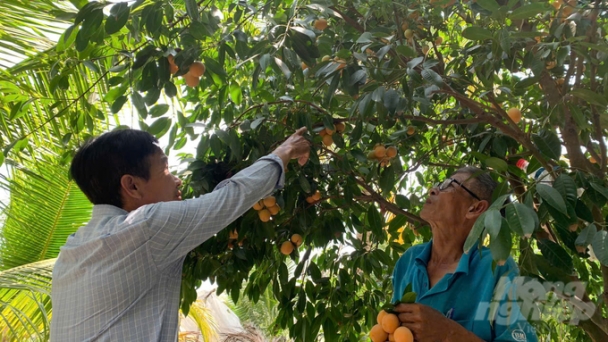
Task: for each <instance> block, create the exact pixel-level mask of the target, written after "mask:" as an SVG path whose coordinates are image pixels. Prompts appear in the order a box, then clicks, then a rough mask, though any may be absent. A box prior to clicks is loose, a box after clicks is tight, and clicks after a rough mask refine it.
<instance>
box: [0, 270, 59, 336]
mask: <svg viewBox="0 0 608 342" xmlns="http://www.w3.org/2000/svg"><path fill="white" fill-rule="evenodd" d="M53 265H55V259H49V260H44V261H39V262H36V263H31V264H27V265H23V266H19V267H15V268H12V269H10V270H7V271H2V272H0V329H1V330H0V337H1V338H2V341H47V340H48V338H49V334H50V332H49V328H50V318H51V276H52V270H53Z"/></svg>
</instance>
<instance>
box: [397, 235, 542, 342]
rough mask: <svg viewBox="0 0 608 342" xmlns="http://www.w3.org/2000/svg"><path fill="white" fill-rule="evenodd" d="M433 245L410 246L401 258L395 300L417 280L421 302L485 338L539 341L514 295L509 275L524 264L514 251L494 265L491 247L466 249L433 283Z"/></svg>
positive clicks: (418, 300)
mask: <svg viewBox="0 0 608 342" xmlns="http://www.w3.org/2000/svg"><path fill="white" fill-rule="evenodd" d="M432 245H433V243H432V240H431V241H430V242H427V243H423V244H420V245H416V246H413V247H410V248H409V249H408V250H407V251H406V252H405V253H404V254H403V255H402V256H401V258H399V261H397V265H395V269H394V271H393V303H394V302H396V301H397V300H399V299H400V298H401V296H402V295H403V292H404V291H405V288H406V287H407V285H408V284H412V291H414V292H416V294H417V297H416V303H420V304H424V305H428V306H430V307H432V308H434V309H435V310H438V311H439V312H441V313H443V314H444V315H446V317H448V318H451V319H452V320H454V321H456V322H457V323H459V324H460V325H462V326H463V327H465V328H466V329H467V330H469V331H471V332H473V333H474V334H475V335H477V336H478V337H479V338H481V339H482V340H484V341H513V342H537V341H538V339H537V337H536V333H535V331H534V328H532V326H530V324H529V323H528V322H527V321H526V320H525V318H524V317H523V316H522V314H521V312H520V308H519V306H518V305H517V303H516V301H517V298H516V296H513V295H512V294H513V293H515V289H514V286H513V285H512V283H511V282H510V280H512V279H513V277H515V276H516V275H518V273H519V270H518V268H517V265H516V264H515V261H513V259H512V258H511V257H509V258H508V259H507V261H506V263H505V264H504V265H502V266H496V268H495V269H494V271H492V255H491V254H490V250H489V249H488V248H485V247H483V248H482V249H481V250H479V249H478V248H473V249H471V251H470V252H469V253H465V254H463V255H462V257H461V258H460V261H459V262H458V266H457V268H456V271H455V272H454V273H448V274H446V275H445V276H444V277H443V278H442V279H441V280H440V281H439V282H438V283H437V284H435V286H433V287H432V288H429V276H428V273H427V270H426V266H427V263H428V261H429V259H430V257H431V248H432ZM495 289H497V291H496V293H495ZM510 294H511V295H510ZM490 317H492V318H490Z"/></svg>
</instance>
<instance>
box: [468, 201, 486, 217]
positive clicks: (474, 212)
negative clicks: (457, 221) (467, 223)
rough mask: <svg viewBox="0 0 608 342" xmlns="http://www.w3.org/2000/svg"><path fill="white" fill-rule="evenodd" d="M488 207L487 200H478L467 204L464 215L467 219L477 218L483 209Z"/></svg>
mask: <svg viewBox="0 0 608 342" xmlns="http://www.w3.org/2000/svg"><path fill="white" fill-rule="evenodd" d="M489 207H490V204H489V203H488V201H486V200H483V201H478V202H475V203H473V204H471V206H469V208H468V211H467V214H466V217H467V218H468V219H477V218H478V217H479V215H481V214H482V213H483V212H484V211H486V210H487V209H488V208H489Z"/></svg>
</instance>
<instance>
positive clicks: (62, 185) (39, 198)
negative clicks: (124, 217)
mask: <svg viewBox="0 0 608 342" xmlns="http://www.w3.org/2000/svg"><path fill="white" fill-rule="evenodd" d="M39 158H40V159H39V160H37V161H35V162H32V165H31V167H30V168H29V169H26V168H23V167H22V168H19V169H17V168H13V173H12V175H11V177H10V179H6V180H5V182H4V183H5V186H7V187H8V190H9V191H10V202H9V204H8V206H7V207H6V208H5V210H4V215H5V216H6V218H5V221H4V225H3V227H2V231H0V270H7V269H9V268H12V267H16V266H20V265H24V264H29V263H32V262H36V261H40V260H45V259H49V258H55V257H57V255H58V253H59V248H60V247H61V246H62V245H63V244H64V243H65V241H66V239H67V237H68V236H69V235H70V234H72V233H74V232H75V231H76V230H77V229H78V228H79V227H80V226H82V225H83V224H84V223H86V222H87V221H88V220H89V219H90V216H91V210H92V205H91V204H90V202H89V201H88V200H87V198H86V197H85V196H84V194H83V193H82V192H81V191H80V190H79V189H78V187H77V186H76V184H75V183H74V182H73V181H70V180H69V179H68V177H67V166H62V165H59V164H58V163H57V161H56V157H53V156H52V155H51V156H49V155H47V156H45V157H39Z"/></svg>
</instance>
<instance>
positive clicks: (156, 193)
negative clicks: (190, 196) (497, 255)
mask: <svg viewBox="0 0 608 342" xmlns="http://www.w3.org/2000/svg"><path fill="white" fill-rule="evenodd" d="M148 160H149V162H150V178H149V179H148V181H147V182H145V181H144V182H143V183H142V185H141V193H142V194H143V198H142V200H143V203H141V205H145V204H151V203H157V202H169V201H179V200H181V199H182V193H181V191H180V190H179V188H180V187H181V185H182V181H181V180H180V179H179V178H177V177H176V176H174V175H173V174H172V173H171V172H169V164H168V159H167V156H166V155H165V154H164V153H162V152H160V151H159V152H157V153H155V154H153V155H151V156H150V157H149V159H148Z"/></svg>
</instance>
